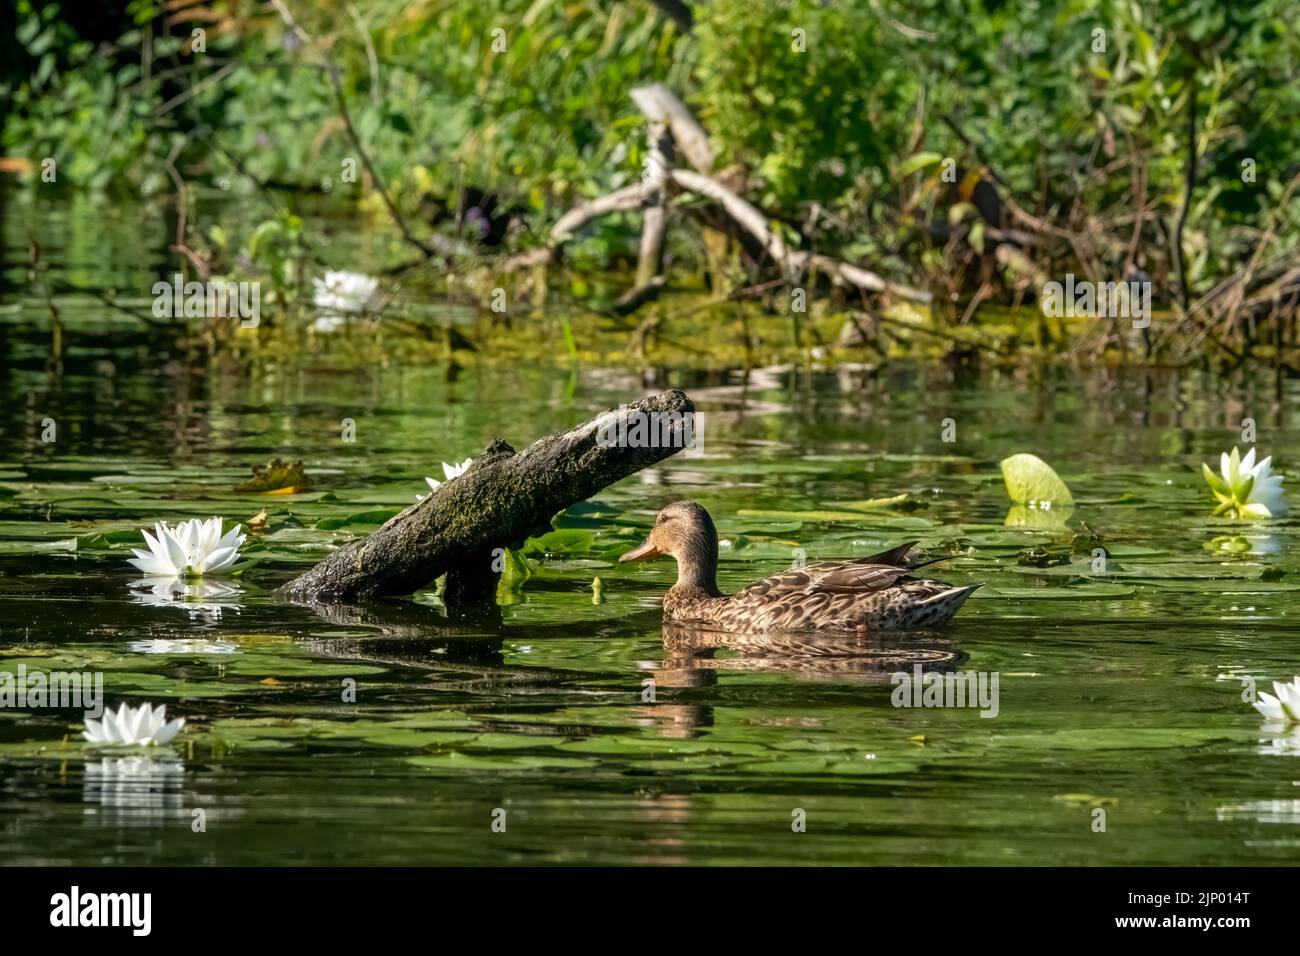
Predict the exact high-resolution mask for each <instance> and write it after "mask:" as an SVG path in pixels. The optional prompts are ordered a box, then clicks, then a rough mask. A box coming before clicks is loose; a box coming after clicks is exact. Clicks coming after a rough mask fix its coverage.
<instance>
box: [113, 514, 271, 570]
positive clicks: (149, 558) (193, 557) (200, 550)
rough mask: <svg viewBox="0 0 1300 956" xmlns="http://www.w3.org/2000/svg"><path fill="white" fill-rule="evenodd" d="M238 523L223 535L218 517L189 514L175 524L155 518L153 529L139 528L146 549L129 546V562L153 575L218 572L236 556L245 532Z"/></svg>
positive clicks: (230, 564) (230, 563)
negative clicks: (151, 530) (171, 525)
mask: <svg viewBox="0 0 1300 956" xmlns="http://www.w3.org/2000/svg"><path fill="white" fill-rule="evenodd" d="M239 528H240V526H239V525H235V527H234V529H233V530H231V531H229V532H227V533H226V534H225V535H222V533H221V519H220V518H209V519H208V520H207V521H200V520H199V519H198V518H193V519H191V520H189V521H182V522H180V523H179V524H177V525H176V527H174V528H171V527H168V526H167V524H166V523H165V522H162V521H159V522H158V523H157V524H155V525H154V528H153V530H154V533H153V535H150V534H149V532H148V531H141V532H140V533H141V534H143V535H144V540H145V543H146V544H148V545H149V550H148V551H141V550H139V549H138V548H133V549H132V551H133V553H134V554H135V557H134V558H132V559H131V563H132V564H133V565H135V566H136V567H137V568H139V569H140V570H141V571H143V572H144V573H145V574H148V575H152V576H155V577H186V578H201V577H203V576H204V575H205V574H220V573H221V572H223V571H226V570H227V569H229V568H230V567H231V566H232V565H233V564H234V563H235V562H236V561H238V560H239V546H240V545H242V544H243V543H244V539H245V538H246V537H247V536H246V535H242V534H240V533H239Z"/></svg>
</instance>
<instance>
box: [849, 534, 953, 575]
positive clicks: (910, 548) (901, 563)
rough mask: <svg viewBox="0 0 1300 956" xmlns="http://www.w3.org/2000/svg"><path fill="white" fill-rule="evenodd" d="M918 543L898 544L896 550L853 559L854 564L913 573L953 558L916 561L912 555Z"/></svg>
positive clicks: (949, 555) (943, 556)
mask: <svg viewBox="0 0 1300 956" xmlns="http://www.w3.org/2000/svg"><path fill="white" fill-rule="evenodd" d="M920 543H921V542H920V541H908V542H906V543H904V544H900V545H899V546H898V547H896V548H890V549H889V550H888V551H881V552H880V553H879V554H873V555H869V556H868V557H865V558H855V559H854V561H853V563H854V564H887V565H889V566H890V567H893V568H906V569H907V570H909V571H915V570H916V569H917V568H925V567H929V566H930V565H932V564H938V563H939V562H940V561H947V560H949V559H950V558H952V557H953V555H951V554H941V555H939V557H937V558H926V559H925V560H924V561H921V560H918V559H917V556H916V555H915V554H914V553H913V552H914V551H916V547H917V545H919V544H920Z"/></svg>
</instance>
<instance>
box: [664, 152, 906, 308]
mask: <svg viewBox="0 0 1300 956" xmlns="http://www.w3.org/2000/svg"><path fill="white" fill-rule="evenodd" d="M668 177H669V179H671V180H672V181H673V183H674V184H675V185H677V186H678V187H680V188H681V189H685V190H687V191H689V192H692V193H695V194H697V195H700V196H704V197H705V198H708V199H712V200H713V201H714V202H716V203H718V204H719V205H720V206H721V207H722V209H723V211H724V212H725V213H726V214H727V215H728V216H730V217H731V219H732V220H734V221H735V223H736V224H737V225H738V226H740V227H741V228H742V229H744V230H745V231H746V232H748V233H749V234H750V235H751V236H753V237H754V239H755V240H757V241H758V243H759V245H761V246H762V247H763V249H764V251H765V252H766V253H767V254H768V255H769V256H770V257H771V259H772V261H773V262H774V263H776V265H777V266H778V267H779V268H780V269H781V271H782V272H783V273H784V274H785V275H786V277H787V278H789V279H790V280H791V281H795V280H797V279H798V278H800V277H802V276H803V275H805V274H806V273H807V272H808V271H809V269H815V270H817V271H818V272H824V273H826V274H827V275H828V276H830V278H831V281H832V282H834V283H835V284H836V285H839V286H851V287H853V288H855V289H860V290H862V291H863V292H887V293H889V294H891V295H893V296H896V297H897V298H900V299H907V300H909V301H911V302H929V301H930V299H931V298H932V297H931V295H930V293H929V292H925V291H923V290H921V289H913V288H911V287H910V286H905V285H899V284H898V283H894V282H888V281H886V280H885V279H882V278H881V277H880V276H878V275H876V274H875V273H874V272H871V271H869V270H867V269H863V268H862V267H861V266H855V265H852V264H851V263H848V262H840V261H839V260H838V259H832V258H831V257H830V256H825V255H819V254H815V253H810V252H803V251H799V250H792V249H788V248H787V247H786V244H785V243H784V242H783V241H782V240H781V237H780V236H778V235H777V234H776V233H774V232H773V231H772V230H771V229H769V228H768V225H767V217H766V216H764V215H763V214H762V212H760V211H759V210H758V209H757V208H755V207H754V206H752V205H751V204H750V203H749V202H748V201H746V200H744V199H742V198H741V197H739V196H737V195H736V194H735V193H733V192H732V191H731V190H730V189H728V188H727V187H726V186H724V185H722V183H720V182H718V181H717V180H716V179H711V178H710V177H708V176H704V175H702V174H700V173H693V172H690V171H689V170H685V169H673V170H669V173H668Z"/></svg>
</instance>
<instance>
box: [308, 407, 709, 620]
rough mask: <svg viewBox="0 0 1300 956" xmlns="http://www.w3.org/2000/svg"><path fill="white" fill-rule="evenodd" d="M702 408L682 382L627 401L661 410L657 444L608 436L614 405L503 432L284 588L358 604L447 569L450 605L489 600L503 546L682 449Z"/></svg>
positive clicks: (406, 590)
mask: <svg viewBox="0 0 1300 956" xmlns="http://www.w3.org/2000/svg"><path fill="white" fill-rule="evenodd" d="M694 411H695V406H694V404H692V402H691V400H690V399H689V398H687V397H686V395H685V394H683V393H682V392H680V391H677V390H675V389H674V390H670V391H667V392H662V393H660V394H659V395H655V396H652V397H650V398H645V399H642V400H641V401H639V402H633V403H632V404H630V405H628V406H627V408H626V414H628V415H633V414H635V413H641V414H643V415H653V416H656V419H652V421H654V420H657V421H658V423H659V427H657V428H656V429H655V430H654V434H655V435H656V436H657V441H655V442H654V444H655V446H656V447H648V448H642V447H635V448H634V447H627V446H626V445H625V444H614V443H602V442H601V441H599V440H598V438H599V436H600V434H601V432H602V430H603V429H606V428H608V427H609V426H610V425H611V423H613V422H614V421H616V419H617V415H618V413H617V412H615V411H607V412H604V413H602V414H601V415H598V416H596V417H595V418H593V419H591V420H590V421H587V422H585V423H583V424H582V425H579V426H577V427H576V428H573V429H570V430H569V431H567V432H564V433H562V434H559V435H551V436H548V437H546V438H543V439H541V440H540V441H537V442H534V443H533V444H532V445H530V446H528V447H527V448H525V449H524V450H523V451H522V452H518V453H516V452H515V450H514V449H513V448H511V447H510V446H509V445H508V444H506V443H505V442H504V441H501V440H500V439H497V440H496V441H494V442H493V443H492V444H491V445H489V446H488V448H487V451H486V452H485V453H484V454H483V455H481V456H480V457H478V458H477V459H475V461H474V464H473V465H471V466H470V469H469V471H467V472H465V474H463V475H461V476H460V477H459V478H453V479H452V480H451V481H448V482H445V483H444V484H443V485H442V486H440V487H439V488H438V489H436V490H435V491H434V492H433V493H432V494H430V495H428V496H427V497H425V498H424V500H422V501H420V502H417V503H416V504H414V505H412V506H411V507H409V508H407V509H406V510H405V511H403V512H402V513H401V514H399V515H396V516H395V517H393V518H392V519H390V520H389V521H388V522H387V523H386V524H385V525H384V526H383V527H381V528H380V529H379V530H378V531H376V532H374V534H371V535H369V536H367V537H365V538H362V539H361V540H359V541H353V542H351V543H350V544H346V545H344V546H343V547H341V548H339V549H338V550H337V551H335V552H334V553H332V554H330V555H329V556H328V557H326V558H325V559H324V560H322V561H321V562H320V563H319V564H317V565H316V566H315V567H314V568H312V569H311V570H310V571H308V572H306V573H305V574H303V575H301V576H300V577H297V578H295V579H294V580H293V581H290V582H289V583H288V584H287V585H285V588H284V591H285V594H286V596H287V597H289V598H290V599H291V600H295V601H301V602H306V603H317V602H350V601H357V600H365V599H368V598H376V597H383V596H385V595H402V594H410V593H412V592H414V591H417V590H419V589H420V588H423V587H427V586H428V585H429V584H430V583H431V582H433V581H434V580H436V579H437V578H438V577H440V576H442V575H444V574H445V575H447V586H446V588H445V590H444V592H443V600H444V601H445V602H446V603H447V604H448V606H449V607H451V606H453V605H465V604H469V603H472V602H482V601H486V600H490V599H491V597H492V595H493V594H495V592H496V584H497V578H498V575H499V570H497V569H499V568H500V567H501V564H500V562H499V557H500V552H498V551H497V550H496V549H499V548H511V547H515V548H517V547H519V546H521V545H522V544H523V542H524V540H525V539H526V538H528V537H530V536H533V535H537V534H541V533H545V532H546V531H549V530H550V528H551V519H552V518H553V517H554V516H555V515H556V514H557V513H558V512H560V511H563V510H564V509H565V508H567V507H569V506H570V505H573V504H576V503H577V502H579V501H583V500H585V499H587V498H590V497H591V496H592V495H594V494H595V493H596V492H598V491H600V490H601V489H602V488H604V487H606V486H607V485H610V484H613V483H614V482H616V481H618V480H620V479H622V478H626V477H627V476H628V475H630V474H633V473H634V472H637V471H640V470H641V469H642V468H645V467H647V466H649V465H653V464H656V463H657V462H660V461H663V460H664V459H665V458H667V457H669V456H670V455H672V454H673V453H674V452H676V451H678V450H680V449H681V448H682V447H684V446H685V444H687V443H688V440H689V439H688V436H687V427H688V425H687V423H688V422H690V420H691V416H692V415H693V413H694ZM494 552H496V553H494Z"/></svg>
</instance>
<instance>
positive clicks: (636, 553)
mask: <svg viewBox="0 0 1300 956" xmlns="http://www.w3.org/2000/svg"><path fill="white" fill-rule="evenodd" d="M658 556H659V549H658V548H656V547H655V546H654V545H653V544H651V543H650V542H649V541H646V542H645V543H644V544H642V545H641V547H639V548H633V549H632V550H631V551H629V552H628V553H627V554H625V555H623V557H621V558H619V560H620V561H644V560H645V559H646V558H655V557H658Z"/></svg>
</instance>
